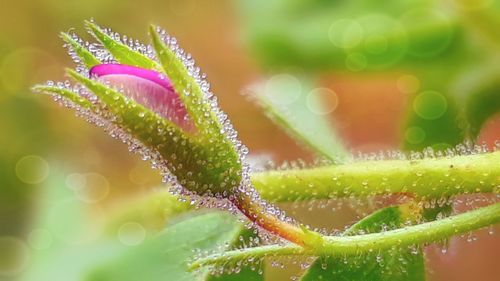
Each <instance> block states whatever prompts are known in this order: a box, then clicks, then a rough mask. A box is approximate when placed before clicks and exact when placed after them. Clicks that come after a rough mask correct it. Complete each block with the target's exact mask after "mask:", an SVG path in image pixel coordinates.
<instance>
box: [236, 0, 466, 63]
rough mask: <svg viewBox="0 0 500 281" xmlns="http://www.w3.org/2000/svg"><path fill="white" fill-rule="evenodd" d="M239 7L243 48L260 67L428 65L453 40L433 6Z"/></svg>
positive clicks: (293, 0)
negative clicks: (245, 42) (244, 34)
mask: <svg viewBox="0 0 500 281" xmlns="http://www.w3.org/2000/svg"><path fill="white" fill-rule="evenodd" d="M269 2H270V1H255V0H246V1H240V3H241V7H240V10H241V11H242V14H243V16H244V19H245V24H246V28H247V31H248V37H249V44H250V46H251V48H252V49H253V51H254V52H255V53H256V55H257V56H258V57H259V59H260V60H261V61H262V62H263V64H264V65H266V66H271V67H276V66H294V67H300V68H305V69H315V70H318V69H340V70H352V71H361V70H376V69H382V68H384V69H385V68H387V67H390V66H393V65H396V64H405V63H412V62H415V61H421V60H422V59H425V60H427V61H428V60H429V59H430V58H433V57H435V56H437V55H439V54H442V53H444V52H445V50H447V49H448V48H449V47H450V46H451V45H452V44H451V42H453V40H454V39H455V35H456V31H457V28H458V25H457V17H456V16H455V15H454V14H453V13H452V12H451V11H450V9H443V8H441V7H439V6H438V5H437V3H435V1H430V0H426V1H421V0H412V1H395V0H393V1H386V2H384V5H379V3H375V2H373V1H321V0H316V1H302V0H290V1H272V3H269Z"/></svg>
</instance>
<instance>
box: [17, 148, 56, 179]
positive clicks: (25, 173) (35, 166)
mask: <svg viewBox="0 0 500 281" xmlns="http://www.w3.org/2000/svg"><path fill="white" fill-rule="evenodd" d="M49 172H50V166H49V163H48V162H47V160H45V159H43V158H42V157H40V156H37V155H27V156H24V157H22V158H21V159H19V160H18V161H17V163H16V175H17V177H18V178H19V180H20V181H22V182H24V183H27V184H38V183H41V182H43V181H44V180H45V179H46V178H47V177H48V176H49Z"/></svg>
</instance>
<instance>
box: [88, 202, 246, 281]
mask: <svg viewBox="0 0 500 281" xmlns="http://www.w3.org/2000/svg"><path fill="white" fill-rule="evenodd" d="M240 231H241V225H240V224H239V223H237V221H236V220H235V218H234V217H233V216H232V215H230V214H228V213H223V212H213V213H208V214H203V215H199V216H196V217H193V218H190V219H187V220H184V221H181V222H178V223H176V224H173V225H170V226H169V227H167V229H166V230H165V231H163V232H162V233H160V234H159V235H158V236H157V237H156V238H154V239H152V240H149V241H146V242H144V243H143V244H141V245H139V246H136V247H134V248H131V249H130V250H128V251H127V252H126V253H125V254H124V255H122V256H120V257H118V258H117V259H116V260H113V261H111V262H108V263H105V264H102V265H101V266H99V267H98V268H97V269H95V270H94V271H92V272H91V274H90V275H88V278H87V279H86V280H92V281H100V280H106V281H112V280H120V281H127V280H134V281H135V280H137V279H138V278H140V279H141V280H148V281H155V280H178V281H182V280H199V279H196V275H195V273H191V272H188V271H187V267H188V262H189V259H192V258H193V257H194V255H195V253H194V252H195V251H200V252H206V251H208V252H212V251H220V250H221V247H222V246H224V244H226V243H229V242H231V241H234V239H235V237H237V235H238V234H239V232H240ZM198 274H200V275H201V276H206V274H207V273H206V272H198Z"/></svg>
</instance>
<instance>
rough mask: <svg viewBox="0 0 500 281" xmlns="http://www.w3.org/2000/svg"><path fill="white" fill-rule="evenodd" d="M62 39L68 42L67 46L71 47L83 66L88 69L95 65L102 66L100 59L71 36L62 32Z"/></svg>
mask: <svg viewBox="0 0 500 281" xmlns="http://www.w3.org/2000/svg"><path fill="white" fill-rule="evenodd" d="M61 38H62V39H63V40H64V42H66V44H68V45H69V47H70V48H71V49H72V50H73V51H74V52H75V54H76V55H77V56H78V57H79V58H80V60H81V61H82V63H83V65H85V66H86V67H87V68H91V67H92V66H94V65H98V64H101V62H100V61H99V59H97V58H96V57H95V56H94V55H93V54H92V53H91V52H90V51H89V50H88V49H87V48H85V47H84V46H82V45H81V44H80V43H78V42H77V41H75V40H74V39H73V38H72V37H71V36H70V35H69V34H67V33H64V32H62V33H61Z"/></svg>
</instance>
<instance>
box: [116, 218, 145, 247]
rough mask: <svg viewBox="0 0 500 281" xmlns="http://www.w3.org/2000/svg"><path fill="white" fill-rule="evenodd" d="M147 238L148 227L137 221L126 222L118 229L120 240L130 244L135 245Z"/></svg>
mask: <svg viewBox="0 0 500 281" xmlns="http://www.w3.org/2000/svg"><path fill="white" fill-rule="evenodd" d="M145 238H146V229H145V228H144V227H143V226H142V225H141V224H139V223H137V222H126V223H124V224H122V225H121V226H120V228H119V229H118V240H120V242H121V243H123V244H125V245H128V246H135V245H138V244H140V243H142V242H143V241H144V239H145Z"/></svg>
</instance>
